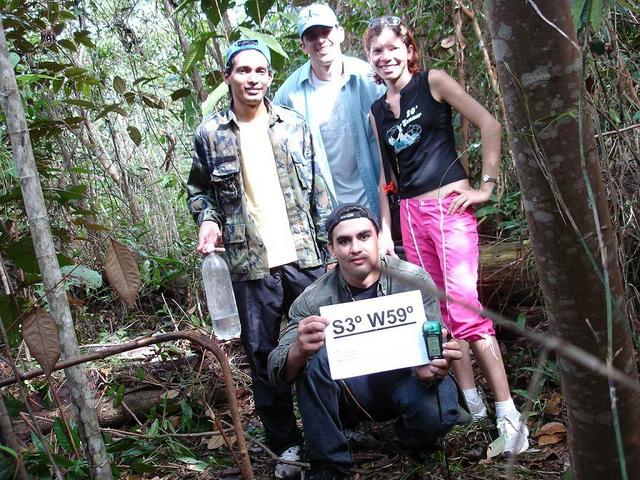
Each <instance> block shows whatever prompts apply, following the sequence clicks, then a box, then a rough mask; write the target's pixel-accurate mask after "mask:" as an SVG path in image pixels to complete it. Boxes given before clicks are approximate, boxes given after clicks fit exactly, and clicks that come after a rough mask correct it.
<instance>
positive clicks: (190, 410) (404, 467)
mask: <svg viewBox="0 0 640 480" xmlns="http://www.w3.org/2000/svg"><path fill="white" fill-rule="evenodd" d="M534 317H535V316H534ZM541 317H542V316H541V315H538V316H537V318H538V319H539V320H537V322H538V323H537V324H536V325H531V324H528V325H527V327H528V328H532V329H534V330H536V331H538V332H544V331H546V330H547V325H546V323H545V322H544V321H543V320H540V318H541ZM147 318H148V317H147ZM498 340H499V343H500V347H501V350H502V354H503V358H504V361H505V366H506V370H507V374H508V376H509V380H510V384H511V389H512V392H513V393H514V401H515V402H516V404H517V405H518V406H519V407H521V408H522V409H524V407H525V406H526V405H525V403H527V405H528V406H527V408H528V410H529V418H528V425H529V430H530V434H531V436H530V449H529V450H528V451H527V452H526V453H524V454H523V455H521V456H519V457H518V458H517V459H515V460H512V461H511V462H510V461H509V460H507V459H504V458H502V457H500V456H496V457H493V458H488V457H491V455H488V453H487V452H488V447H489V445H490V444H491V442H492V441H493V439H495V438H496V437H497V431H496V429H495V426H494V424H493V420H492V419H491V412H490V419H488V420H486V421H483V422H478V423H474V424H472V425H470V426H459V427H456V428H454V429H453V430H452V431H451V432H450V433H449V434H448V435H446V437H444V438H443V439H442V442H441V445H440V448H439V449H438V450H436V451H432V452H423V453H421V454H420V455H409V454H408V453H407V452H404V451H402V449H401V448H400V447H399V446H398V445H397V444H396V443H394V441H393V440H392V439H393V434H392V426H391V424H390V423H382V424H373V423H370V422H367V423H363V426H362V431H363V432H364V433H367V434H369V435H370V438H373V439H374V440H375V442H374V443H373V444H367V445H365V446H364V448H357V447H356V448H354V467H353V472H352V473H353V477H352V478H353V479H354V480H364V479H371V480H376V479H380V480H386V479H394V480H395V479H430V480H440V479H443V480H445V479H446V480H450V479H532V480H533V479H560V478H563V476H564V471H565V470H566V468H567V467H566V465H567V464H568V452H567V443H566V429H565V425H566V422H565V420H564V418H565V412H564V407H563V404H562V399H561V395H560V388H559V380H558V374H557V370H556V366H555V361H554V359H549V360H548V361H547V362H546V363H545V364H544V365H543V366H542V367H541V368H540V371H539V373H538V384H537V385H535V386H533V387H532V386H530V385H529V382H530V380H531V378H532V377H533V376H534V372H535V370H536V368H535V365H536V363H537V358H536V351H537V348H536V347H535V346H534V345H531V344H530V343H529V342H528V341H527V340H525V339H524V338H521V337H514V336H509V335H508V334H504V333H502V334H501V332H498ZM222 350H223V351H224V352H225V353H226V355H227V358H228V359H229V363H230V365H231V369H232V374H233V378H234V381H235V383H236V397H237V400H238V404H239V410H240V412H239V413H240V416H241V418H242V423H243V426H244V430H245V432H246V440H247V445H248V449H249V456H250V460H251V464H252V468H253V471H254V474H255V478H256V479H258V480H266V479H272V478H274V475H273V472H274V467H275V459H274V456H273V454H271V452H269V451H268V450H267V449H266V448H265V446H264V444H263V441H262V440H263V432H262V428H261V425H260V422H259V420H258V419H257V416H256V415H255V413H254V405H253V397H252V395H251V388H250V385H251V381H250V377H249V371H248V365H247V363H246V361H245V357H244V354H243V352H242V348H241V346H240V344H239V342H238V341H233V342H226V343H224V344H222ZM194 353H195V354H196V355H194ZM185 356H188V357H189V358H190V359H191V360H190V361H185V359H184V357H185ZM140 360H142V361H141V362H140V363H136V362H138V361H140ZM158 360H164V362H165V363H167V361H168V365H167V367H166V371H163V372H162V371H161V372H157V371H154V370H149V368H151V367H152V366H153V365H158ZM87 371H88V372H89V377H90V379H91V380H92V382H91V383H92V384H93V385H94V387H95V389H96V395H97V396H99V397H111V398H113V399H114V401H115V402H116V403H118V401H119V402H120V403H125V402H126V401H128V400H126V399H128V397H127V395H128V394H130V393H131V394H132V395H133V394H135V391H136V390H141V389H143V388H148V387H153V388H156V390H158V389H160V392H164V394H163V396H162V400H161V401H160V402H158V403H157V404H156V405H155V406H154V407H153V408H151V411H150V412H149V411H144V412H139V413H138V414H137V415H134V416H133V418H134V419H135V421H130V422H129V423H128V425H127V426H122V425H120V426H117V428H105V429H104V431H105V434H106V438H107V443H108V445H107V448H108V451H109V452H110V454H111V456H112V465H114V466H115V468H116V469H117V471H116V475H115V476H116V477H118V478H124V479H129V480H137V479H154V480H173V479H204V480H206V479H227V480H235V479H237V478H240V476H239V470H238V468H237V467H236V465H235V462H234V460H233V457H232V456H231V454H230V452H229V449H228V448H227V446H226V445H225V439H226V440H227V441H231V442H233V441H235V439H234V438H233V433H232V431H231V429H230V428H229V427H230V415H229V406H228V403H227V402H226V399H225V396H224V392H223V388H222V386H223V381H222V377H221V374H220V368H219V365H217V363H216V362H215V361H214V360H213V357H212V356H210V355H209V354H207V355H202V352H199V351H195V352H194V351H193V349H192V348H191V347H190V346H189V345H186V344H180V343H177V344H176V345H173V346H164V347H162V348H158V349H155V350H153V349H152V350H151V351H146V352H144V353H143V354H140V353H139V354H138V359H136V355H127V356H121V357H114V358H111V359H109V360H108V361H105V362H101V363H100V364H92V365H90V366H89V367H88V369H87ZM145 372H146V373H145ZM477 373H478V375H477V383H478V386H479V388H480V389H481V390H482V392H483V393H484V394H485V395H486V397H487V404H488V405H489V406H490V407H491V406H492V405H493V401H492V399H491V393H490V390H489V389H488V387H487V385H486V382H485V381H484V379H483V378H482V377H481V375H479V372H477ZM58 378H59V379H60V383H59V385H62V386H63V385H64V380H63V379H62V376H61V374H60V375H59V377H58ZM46 388H48V387H47V386H46V383H45V382H44V381H43V382H42V384H41V386H40V387H39V386H38V384H37V383H34V384H33V385H32V394H31V395H30V399H31V400H32V401H31V402H30V403H32V408H33V407H34V406H36V405H39V407H40V409H47V408H46V407H45V408H42V405H43V404H44V403H46V402H45V400H46V398H45V397H47V395H46V393H45V392H46ZM62 388H64V387H62ZM528 390H530V391H532V392H533V393H532V394H529V393H528V392H527V391H528ZM43 393H45V394H44V395H43ZM64 396H65V395H64V394H63V393H61V391H60V390H59V391H58V397H61V398H62V397H64ZM527 398H530V399H531V401H529V402H527V401H526V399H527ZM123 399H125V400H124V401H123ZM125 406H126V405H125ZM129 407H131V408H132V409H135V405H131V404H129V405H128V406H126V408H127V409H129ZM48 409H49V410H51V406H49V407H48ZM130 418H131V417H130ZM221 429H222V430H223V431H224V432H225V433H224V435H221V434H219V433H218V432H219V431H220V430H221ZM64 437H65V433H64V431H62V429H61V427H60V426H58V428H57V429H56V426H55V425H54V428H53V431H52V433H50V434H49V440H50V443H51V444H52V445H53V446H54V448H56V449H57V450H56V452H57V453H59V454H65V452H64V451H63V450H64V447H65V440H64ZM25 441H26V439H25ZM66 443H68V442H66ZM28 445H29V444H28V443H25V446H26V447H27V448H29V446H28ZM31 448H33V447H31ZM36 450H37V449H36ZM31 451H32V457H31V458H32V459H33V460H32V462H35V461H36V460H38V458H39V457H38V454H37V451H36V452H34V451H33V450H31ZM66 453H67V455H69V454H71V453H72V452H71V451H67V452H66ZM70 456H71V458H73V455H72V454H71V455H70ZM27 458H28V457H27ZM56 458H57V457H56ZM67 458H69V456H68V457H67ZM38 461H40V463H41V464H40V466H39V467H37V466H36V465H35V464H34V466H33V467H32V468H33V469H32V470H31V471H32V472H34V473H36V472H38V471H41V472H44V471H46V470H48V468H47V463H46V460H38ZM83 462H84V460H83V459H82V458H78V459H77V461H76V464H73V462H72V464H71V466H69V465H66V464H65V465H66V467H65V468H67V470H66V475H65V478H68V479H72V478H84V477H83V474H82V473H81V472H82V471H83V467H82V465H80V464H81V463H83ZM73 465H77V466H78V469H77V472H78V473H77V474H76V475H71V474H70V472H71V471H72V470H71V469H72V467H73ZM74 468H75V467H74ZM38 469H39V470H38ZM0 470H1V469H0ZM0 477H2V475H0ZM8 478H10V477H8ZM34 478H40V477H38V476H36V477H34ZM42 478H44V477H42ZM566 478H570V477H569V476H567V477H566Z"/></svg>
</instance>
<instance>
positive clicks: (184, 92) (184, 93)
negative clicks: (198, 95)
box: [171, 88, 191, 101]
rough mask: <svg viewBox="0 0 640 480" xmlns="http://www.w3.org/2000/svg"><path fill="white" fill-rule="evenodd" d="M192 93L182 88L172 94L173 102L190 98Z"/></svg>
mask: <svg viewBox="0 0 640 480" xmlns="http://www.w3.org/2000/svg"><path fill="white" fill-rule="evenodd" d="M190 93H191V89H189V88H181V89H179V90H176V91H175V92H173V93H172V94H171V100H173V101H176V100H180V99H181V98H184V97H186V96H188V95H189V94H190Z"/></svg>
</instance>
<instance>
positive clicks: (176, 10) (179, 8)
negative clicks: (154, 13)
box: [173, 0, 196, 15]
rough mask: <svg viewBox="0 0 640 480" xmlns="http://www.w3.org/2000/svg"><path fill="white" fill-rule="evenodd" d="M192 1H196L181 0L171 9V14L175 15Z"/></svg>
mask: <svg viewBox="0 0 640 480" xmlns="http://www.w3.org/2000/svg"><path fill="white" fill-rule="evenodd" d="M194 3H196V0H183V1H182V2H180V5H178V6H177V7H176V9H175V10H174V11H173V15H177V14H178V13H180V12H181V11H182V10H184V9H185V8H187V7H189V6H191V5H192V4H194Z"/></svg>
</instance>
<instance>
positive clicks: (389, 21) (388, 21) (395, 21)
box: [369, 15, 402, 28]
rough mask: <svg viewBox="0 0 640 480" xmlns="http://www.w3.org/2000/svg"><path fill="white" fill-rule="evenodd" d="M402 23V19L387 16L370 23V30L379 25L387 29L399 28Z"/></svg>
mask: <svg viewBox="0 0 640 480" xmlns="http://www.w3.org/2000/svg"><path fill="white" fill-rule="evenodd" d="M401 23H402V19H401V18H400V17H395V16H393V15H385V16H384V17H378V18H374V19H373V20H371V21H370V22H369V28H371V27H375V26H377V25H384V26H387V27H397V26H398V25H400V24H401Z"/></svg>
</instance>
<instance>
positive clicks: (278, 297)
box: [187, 40, 331, 478]
mask: <svg viewBox="0 0 640 480" xmlns="http://www.w3.org/2000/svg"><path fill="white" fill-rule="evenodd" d="M271 78H272V77H271V67H270V57H269V50H268V48H267V47H266V46H265V45H264V44H263V43H262V42H259V41H257V40H240V41H238V42H236V43H234V44H233V45H231V47H229V50H228V51H227V55H226V70H225V82H226V83H227V84H228V85H229V89H230V92H231V97H232V102H231V107H230V108H229V109H227V110H225V111H221V112H217V113H214V114H212V115H210V116H208V117H207V118H205V119H204V120H203V122H202V123H201V124H200V126H199V127H198V129H197V131H196V134H195V138H194V155H193V164H192V167H191V172H190V174H189V180H188V190H189V195H188V199H187V204H188V206H189V211H190V212H191V214H192V215H193V218H194V219H195V221H196V223H197V224H198V226H199V238H198V247H197V250H198V251H199V252H200V253H203V254H207V253H210V252H212V251H216V252H219V253H222V252H224V256H225V259H226V261H227V264H228V265H229V270H230V273H231V278H232V281H233V289H234V294H235V297H236V303H237V305H238V313H239V317H240V322H241V326H242V333H241V340H242V344H243V347H244V349H245V352H246V354H247V357H248V361H249V364H250V366H251V373H252V380H253V383H252V387H253V393H254V400H255V407H256V411H257V413H258V415H259V417H260V419H261V421H262V423H263V425H264V428H265V434H266V442H267V445H268V446H269V447H270V448H271V449H272V450H273V451H274V452H276V453H277V454H278V455H280V456H281V457H282V458H284V459H286V460H297V459H299V450H300V447H299V445H300V443H301V436H300V433H299V431H298V429H297V426H296V419H295V416H294V412H293V402H292V394H291V389H290V387H288V386H276V385H273V384H271V383H270V382H269V379H268V375H267V357H268V355H269V352H270V351H271V350H272V349H273V348H274V347H275V346H276V345H277V343H278V338H279V334H280V323H281V320H282V318H283V316H284V315H286V313H287V311H288V309H289V306H290V305H291V303H292V302H293V300H295V298H296V297H297V296H298V295H299V294H300V293H301V292H302V291H303V290H304V289H305V288H306V287H307V286H308V285H309V284H310V283H312V282H313V281H314V280H316V279H317V278H318V277H319V276H321V275H322V274H323V273H324V267H323V259H324V257H325V253H324V252H325V247H326V244H327V236H326V232H325V228H324V222H325V219H326V217H327V216H328V214H329V213H330V210H331V203H330V199H329V195H328V190H327V187H326V184H325V182H324V179H323V178H322V176H321V175H320V174H319V173H318V168H317V165H316V163H315V160H314V151H313V145H312V142H311V136H310V133H309V130H308V128H307V126H306V124H305V122H304V119H303V118H302V117H301V116H300V115H298V114H297V113H296V112H294V111H293V110H289V109H287V108H283V107H279V106H276V105H272V104H270V103H269V102H268V101H267V100H266V99H265V98H264V97H265V94H266V92H267V91H268V88H269V85H270V84H271ZM222 246H224V248H222ZM298 473H299V467H294V466H292V465H288V464H282V463H279V464H278V465H277V466H276V478H292V477H293V476H295V475H297V474H298Z"/></svg>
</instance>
